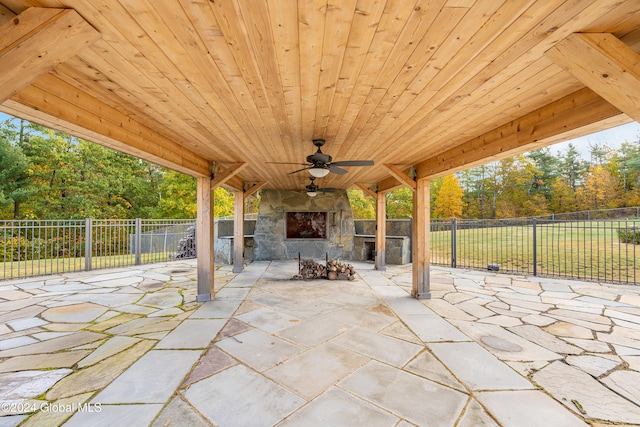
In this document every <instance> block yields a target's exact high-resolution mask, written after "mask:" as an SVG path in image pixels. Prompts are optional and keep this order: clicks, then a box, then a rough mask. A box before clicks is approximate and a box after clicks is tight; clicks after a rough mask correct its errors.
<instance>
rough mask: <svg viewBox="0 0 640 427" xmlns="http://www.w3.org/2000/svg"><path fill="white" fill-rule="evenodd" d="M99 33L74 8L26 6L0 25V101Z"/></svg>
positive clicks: (91, 41)
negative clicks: (26, 7)
mask: <svg viewBox="0 0 640 427" xmlns="http://www.w3.org/2000/svg"><path fill="white" fill-rule="evenodd" d="M100 37H101V35H100V33H98V31H96V30H95V29H94V28H93V27H92V26H91V25H90V24H89V23H87V21H85V20H84V19H83V18H82V17H81V16H80V15H79V14H78V13H77V12H76V11H74V10H73V9H49V8H35V7H33V8H29V9H27V10H25V11H24V12H22V13H21V14H20V15H18V16H16V17H14V18H13V19H11V20H10V21H8V22H6V23H5V24H3V25H1V26H0V69H1V70H2V73H0V103H2V102H4V101H5V100H7V99H8V98H10V97H11V96H13V95H15V94H16V93H18V92H19V91H20V90H22V89H23V88H25V87H27V86H29V85H30V84H31V83H33V82H35V81H36V80H38V79H39V78H40V77H42V76H44V75H45V74H47V73H49V72H50V71H52V70H53V69H54V68H55V67H56V66H58V65H59V64H61V63H63V62H65V61H66V60H67V59H69V58H71V57H72V56H74V55H77V53H78V52H79V51H80V50H82V49H83V48H85V47H87V46H89V45H91V44H92V43H93V42H95V41H96V40H98V39H99V38H100Z"/></svg>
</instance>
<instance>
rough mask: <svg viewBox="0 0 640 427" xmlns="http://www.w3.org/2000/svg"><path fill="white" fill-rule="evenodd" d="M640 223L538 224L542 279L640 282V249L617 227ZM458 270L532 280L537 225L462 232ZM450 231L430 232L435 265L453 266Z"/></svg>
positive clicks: (468, 229) (639, 223)
mask: <svg viewBox="0 0 640 427" xmlns="http://www.w3.org/2000/svg"><path fill="white" fill-rule="evenodd" d="M632 226H640V222H639V221H635V222H634V221H592V222H588V221H576V222H555V223H538V224H537V226H536V245H535V246H536V255H537V271H536V273H537V274H538V275H539V276H558V277H567V278H574V279H589V280H600V281H604V282H607V281H612V282H623V283H637V282H638V280H640V245H634V244H631V243H621V242H620V241H619V239H618V233H617V230H618V228H623V229H625V228H627V227H632ZM456 237H457V241H456V247H457V250H456V256H457V263H456V266H457V267H458V268H476V269H486V268H487V265H488V264H499V265H500V270H501V271H503V272H510V273H517V274H524V275H529V276H530V275H533V272H534V268H533V248H534V238H533V226H532V225H531V224H528V225H523V226H504V227H489V228H467V229H458V230H457V232H456ZM451 247H452V243H451V232H450V231H432V232H431V260H432V263H433V264H435V265H447V266H451V251H452V249H451Z"/></svg>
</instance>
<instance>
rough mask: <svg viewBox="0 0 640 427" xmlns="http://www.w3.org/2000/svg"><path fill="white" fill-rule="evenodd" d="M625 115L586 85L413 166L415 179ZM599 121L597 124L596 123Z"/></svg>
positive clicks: (458, 168) (525, 148)
mask: <svg viewBox="0 0 640 427" xmlns="http://www.w3.org/2000/svg"><path fill="white" fill-rule="evenodd" d="M603 121H611V123H624V122H625V121H628V117H627V116H625V115H624V114H622V112H621V111H620V110H619V109H618V108H616V107H614V106H613V105H611V104H610V103H609V102H607V101H605V100H604V99H602V98H601V97H600V96H599V95H598V94H596V93H594V92H593V91H592V90H591V89H588V88H585V89H582V90H579V91H577V92H575V93H573V94H571V95H569V96H566V97H564V98H562V99H559V100H558V101H555V102H552V103H550V104H548V105H546V106H545V107H542V108H540V109H538V110H535V111H533V112H531V113H529V114H526V115H524V116H522V117H520V118H519V119H516V120H513V121H511V122H509V123H507V124H505V125H502V126H500V127H498V128H496V129H494V130H492V131H490V132H487V133H485V134H483V135H480V136H479V137H477V138H473V139H471V140H469V141H467V142H465V143H463V144H460V145H458V146H457V147H454V148H452V149H450V150H447V151H445V152H443V153H441V154H438V155H436V156H434V157H431V158H430V159H427V160H425V161H423V162H420V163H419V164H417V165H415V166H414V167H415V169H416V172H417V176H418V178H436V177H439V176H443V175H446V174H449V173H454V172H458V171H461V170H463V169H467V168H470V167H473V166H477V165H480V164H483V163H487V162H489V161H491V160H497V159H502V158H506V157H509V156H514V155H516V154H520V153H524V152H527V151H531V150H534V149H536V148H540V147H544V146H547V145H549V144H552V143H553V142H561V141H563V140H565V139H566V138H563V137H562V136H563V135H570V134H571V133H572V132H574V131H576V130H577V129H581V128H589V127H590V126H592V125H593V124H594V123H596V124H598V125H599V126H600V125H601V124H602V122H603ZM598 122H600V123H598Z"/></svg>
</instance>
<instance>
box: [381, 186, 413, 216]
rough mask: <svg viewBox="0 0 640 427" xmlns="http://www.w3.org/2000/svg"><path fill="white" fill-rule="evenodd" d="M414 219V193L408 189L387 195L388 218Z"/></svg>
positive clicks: (400, 189) (394, 191) (404, 188)
mask: <svg viewBox="0 0 640 427" xmlns="http://www.w3.org/2000/svg"><path fill="white" fill-rule="evenodd" d="M411 217H413V191H412V190H411V189H409V188H407V187H402V188H399V189H397V190H393V191H389V192H388V193H387V218H389V219H402V218H411Z"/></svg>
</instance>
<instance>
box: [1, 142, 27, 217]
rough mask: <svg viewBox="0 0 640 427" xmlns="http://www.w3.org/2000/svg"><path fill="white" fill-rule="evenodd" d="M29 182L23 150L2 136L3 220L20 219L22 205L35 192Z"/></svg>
mask: <svg viewBox="0 0 640 427" xmlns="http://www.w3.org/2000/svg"><path fill="white" fill-rule="evenodd" d="M29 182H30V177H29V162H28V160H27V158H26V157H25V155H24V154H23V153H22V150H20V148H19V147H16V146H14V145H13V144H11V143H10V142H9V141H7V140H6V139H5V138H3V137H2V136H0V209H1V210H0V212H2V217H3V218H11V219H19V218H20V205H21V204H22V203H24V202H25V201H26V200H28V199H29V197H30V196H31V195H32V194H33V193H34V192H35V191H34V190H33V189H31V188H30V187H29ZM5 209H9V212H5Z"/></svg>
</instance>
